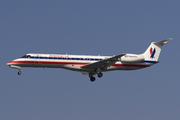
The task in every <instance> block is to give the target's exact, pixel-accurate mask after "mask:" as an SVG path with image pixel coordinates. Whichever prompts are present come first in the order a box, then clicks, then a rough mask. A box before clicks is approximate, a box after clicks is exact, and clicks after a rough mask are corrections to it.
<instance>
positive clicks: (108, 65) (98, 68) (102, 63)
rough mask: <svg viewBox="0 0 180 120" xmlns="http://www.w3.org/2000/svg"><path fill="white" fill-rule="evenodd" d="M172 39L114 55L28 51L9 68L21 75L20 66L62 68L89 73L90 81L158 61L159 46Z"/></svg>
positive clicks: (148, 65) (9, 64)
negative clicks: (142, 50)
mask: <svg viewBox="0 0 180 120" xmlns="http://www.w3.org/2000/svg"><path fill="white" fill-rule="evenodd" d="M170 40H172V39H165V40H162V41H159V42H152V43H151V44H150V46H149V47H148V48H147V50H146V51H145V52H144V53H143V54H119V55H116V56H100V55H98V56H90V55H68V54H37V53H29V54H26V55H24V56H22V57H21V58H18V59H15V60H13V61H11V62H8V63H7V65H8V66H9V67H10V68H15V69H18V70H19V71H18V75H21V70H20V69H21V67H38V68H64V69H67V70H73V71H78V72H81V73H82V74H83V75H89V78H90V81H92V82H93V81H95V77H94V75H96V74H97V76H98V77H99V78H101V77H102V76H103V74H102V72H106V71H114V70H137V69H142V68H146V67H150V66H151V65H154V64H156V63H158V58H159V55H160V52H161V48H162V46H163V45H164V44H166V43H168V41H170Z"/></svg>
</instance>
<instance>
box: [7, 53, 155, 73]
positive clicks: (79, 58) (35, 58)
mask: <svg viewBox="0 0 180 120" xmlns="http://www.w3.org/2000/svg"><path fill="white" fill-rule="evenodd" d="M110 57H112V56H90V55H67V54H34V53H32V54H26V55H24V56H23V57H21V58H18V59H15V60H13V61H11V62H9V63H7V65H9V66H10V67H11V66H19V67H42V68H64V69H69V70H73V71H79V72H93V71H94V70H89V69H88V70H84V69H82V68H81V67H82V66H84V65H87V64H91V63H94V62H98V61H101V60H104V59H107V58H110ZM154 63H155V62H153V61H142V62H138V63H126V62H121V60H120V59H119V60H118V61H117V62H116V63H115V64H113V65H112V66H110V67H108V68H107V69H106V70H105V71H111V70H136V69H141V68H146V67H149V66H151V65H152V64H154ZM102 72H104V71H102Z"/></svg>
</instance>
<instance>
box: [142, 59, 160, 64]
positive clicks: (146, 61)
mask: <svg viewBox="0 0 180 120" xmlns="http://www.w3.org/2000/svg"><path fill="white" fill-rule="evenodd" d="M142 63H158V61H148V60H145V61H142Z"/></svg>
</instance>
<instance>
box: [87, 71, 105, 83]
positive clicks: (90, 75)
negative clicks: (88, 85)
mask: <svg viewBox="0 0 180 120" xmlns="http://www.w3.org/2000/svg"><path fill="white" fill-rule="evenodd" d="M93 75H94V74H92V73H89V78H90V80H91V82H94V81H95V80H96V78H95V77H94V76H93ZM97 76H98V77H99V78H101V77H102V76H103V74H102V73H101V72H100V73H98V74H97Z"/></svg>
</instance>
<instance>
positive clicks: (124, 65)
mask: <svg viewBox="0 0 180 120" xmlns="http://www.w3.org/2000/svg"><path fill="white" fill-rule="evenodd" d="M9 63H31V64H34V63H36V64H38V63H39V64H70V65H87V64H89V63H77V62H43V61H11V62H9ZM112 66H119V67H120V66H121V67H142V68H145V67H149V66H150V65H135V64H113V65H112Z"/></svg>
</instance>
